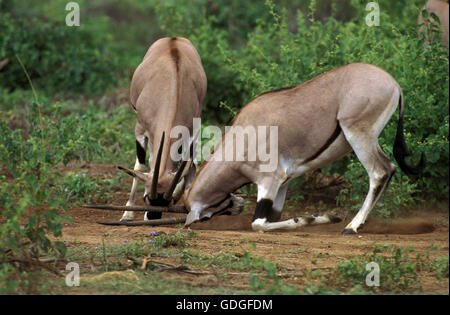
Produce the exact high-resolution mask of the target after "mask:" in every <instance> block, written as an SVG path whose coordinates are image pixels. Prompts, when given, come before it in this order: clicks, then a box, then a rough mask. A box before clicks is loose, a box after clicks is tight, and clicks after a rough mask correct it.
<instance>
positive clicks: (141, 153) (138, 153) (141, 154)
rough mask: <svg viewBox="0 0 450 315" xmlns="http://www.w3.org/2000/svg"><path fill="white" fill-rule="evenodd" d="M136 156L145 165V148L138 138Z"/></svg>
mask: <svg viewBox="0 0 450 315" xmlns="http://www.w3.org/2000/svg"><path fill="white" fill-rule="evenodd" d="M136 156H137V158H138V161H139V163H140V164H144V165H145V149H144V148H143V147H142V146H141V144H140V143H139V141H137V140H136Z"/></svg>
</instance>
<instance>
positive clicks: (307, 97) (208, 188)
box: [130, 63, 424, 234]
mask: <svg viewBox="0 0 450 315" xmlns="http://www.w3.org/2000/svg"><path fill="white" fill-rule="evenodd" d="M397 105H399V107H400V110H399V120H398V125H397V135H396V138H395V142H394V157H395V159H396V160H397V162H398V164H399V166H400V168H401V169H402V170H403V171H404V172H406V173H407V174H418V172H419V170H420V169H421V167H422V166H423V164H424V163H423V159H422V160H421V163H420V165H419V166H416V167H412V166H409V165H408V164H407V163H406V162H405V157H406V156H408V155H409V151H408V149H407V146H406V143H405V140H404V136H403V110H404V106H403V97H402V91H401V88H400V86H399V85H398V84H397V82H396V81H395V80H394V79H393V78H392V77H391V76H390V75H389V74H388V73H387V72H385V71H384V70H382V69H380V68H378V67H376V66H374V65H370V64H364V63H353V64H349V65H346V66H342V67H340V68H337V69H334V70H332V71H329V72H327V73H324V74H322V75H320V76H318V77H316V78H314V79H312V80H310V81H307V82H305V83H303V84H300V85H297V86H294V87H290V88H284V89H280V90H276V91H271V92H267V93H264V94H262V95H260V96H258V97H257V98H255V99H254V100H252V101H251V102H250V103H249V104H247V105H246V106H245V107H244V108H243V109H242V110H241V111H240V113H239V114H238V115H237V116H236V117H235V119H234V120H233V123H232V126H231V127H238V126H240V127H241V128H242V130H250V129H253V130H257V134H256V136H253V135H251V136H248V135H247V140H246V141H244V142H247V144H248V145H247V147H245V146H244V149H243V151H241V152H237V150H235V148H237V146H238V145H237V143H238V141H237V137H234V136H231V137H230V136H228V137H227V135H228V134H229V133H230V132H231V131H228V132H225V135H224V137H222V141H221V142H220V143H219V144H218V145H217V146H216V147H215V150H214V152H212V153H211V155H209V156H208V157H207V159H206V160H205V161H204V162H203V163H202V165H200V168H199V169H198V171H197V173H196V175H195V178H194V181H193V182H192V184H191V186H190V187H189V188H188V189H186V190H185V192H184V194H183V197H182V200H183V201H184V206H185V207H186V211H188V215H187V219H186V222H185V225H186V226H189V225H191V224H192V223H194V222H196V221H202V220H206V219H209V218H211V217H212V216H213V215H217V214H224V213H227V212H228V213H230V212H231V213H234V212H236V211H240V210H242V207H243V202H242V200H241V198H238V197H236V196H235V195H233V192H234V191H236V190H237V189H238V188H240V187H241V186H243V185H246V184H248V183H255V184H256V185H257V187H258V196H257V204H256V210H255V214H254V217H253V221H252V228H253V229H254V230H262V231H271V230H275V229H294V228H297V227H301V226H304V225H309V224H322V223H334V222H339V221H340V219H339V218H337V217H334V216H331V215H328V214H325V215H322V216H319V215H316V216H305V217H299V218H294V219H290V220H286V221H281V222H277V221H278V220H279V219H280V218H281V211H282V209H283V204H284V201H285V197H286V192H287V188H288V184H289V181H291V180H292V179H293V178H296V177H298V176H301V175H302V174H304V173H305V172H308V171H312V170H314V169H317V168H320V167H322V166H324V165H327V164H330V163H332V162H333V161H336V160H337V159H339V158H342V157H343V156H345V155H346V154H348V153H350V152H351V151H353V152H355V154H356V156H357V157H358V159H359V160H360V161H361V163H362V164H363V166H364V167H365V169H366V171H367V173H368V175H369V180H370V186H369V192H368V194H367V197H366V199H365V201H364V204H363V206H362V208H361V209H360V210H359V212H358V214H357V215H356V216H355V218H354V219H353V220H352V221H351V222H350V223H349V224H348V225H347V226H346V228H345V229H344V231H343V234H354V233H356V232H357V231H358V228H360V227H361V226H362V225H363V224H364V222H365V221H366V218H367V216H368V214H369V212H370V211H371V209H372V208H373V206H374V205H375V203H376V202H377V200H378V198H379V197H380V195H381V194H382V192H383V190H384V189H385V188H386V186H387V185H388V183H389V181H390V179H391V177H392V175H393V174H394V172H395V166H394V164H393V163H392V162H391V161H390V160H389V159H388V158H387V157H386V155H385V154H384V153H383V151H382V150H381V148H380V146H379V145H378V139H377V138H378V136H379V135H380V133H381V131H382V129H383V128H384V127H385V125H386V123H387V122H388V120H389V118H390V117H391V116H392V114H393V113H394V111H395V109H396V108H397ZM261 126H265V127H266V128H260V127H261ZM269 126H272V127H276V128H274V129H273V128H270V129H271V130H272V129H273V130H274V131H275V130H276V132H275V134H274V133H273V132H271V133H270V134H269V133H267V132H266V131H267V127H269ZM229 130H230V129H229ZM249 134H250V133H249ZM261 135H262V136H261ZM256 139H258V140H257V144H258V150H257V151H258V152H257V153H258V154H256V152H254V151H255V150H256V149H255V146H253V147H252V148H251V145H249V144H251V142H252V141H253V142H254V141H256ZM274 141H275V145H274V146H273V147H274V148H275V149H276V150H275V151H276V153H277V159H276V164H275V167H274V168H273V169H271V167H268V168H264V166H267V163H266V162H267V160H268V159H267V158H266V156H264V154H265V153H267V149H270V150H272V149H273V147H272V144H273V142H274ZM268 143H270V146H269V145H268ZM235 151H236V156H237V155H238V154H241V155H243V156H244V159H234V160H233V159H227V158H224V156H226V154H227V153H226V152H235ZM252 151H253V152H252ZM250 156H252V157H256V158H249V157H250ZM262 156H264V157H265V158H261V157H262ZM268 169H269V171H267V170H268ZM130 172H132V171H130ZM135 176H136V175H135Z"/></svg>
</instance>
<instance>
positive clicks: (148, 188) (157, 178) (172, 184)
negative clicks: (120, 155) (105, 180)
mask: <svg viewBox="0 0 450 315" xmlns="http://www.w3.org/2000/svg"><path fill="white" fill-rule="evenodd" d="M164 139H165V132H163V134H162V137H161V142H160V144H159V148H158V152H157V154H156V160H155V164H154V167H153V170H152V171H151V172H148V173H147V172H141V171H138V170H130V169H127V168H124V167H121V166H118V168H119V169H120V170H121V171H124V172H125V173H127V174H128V175H131V176H133V177H134V178H136V179H138V180H139V181H141V182H142V183H144V185H145V192H144V197H143V198H144V201H145V202H146V203H147V204H149V205H152V206H167V205H169V203H170V202H171V201H172V200H174V203H175V202H176V201H178V199H179V198H180V197H181V195H182V193H183V186H184V183H183V182H182V181H181V182H180V179H181V178H182V177H183V176H184V175H185V173H186V172H187V170H188V169H189V168H188V167H186V164H188V161H190V162H192V159H191V160H188V159H184V160H183V161H181V163H168V162H169V161H171V158H170V154H167V155H166V156H165V157H164V158H165V166H166V167H165V169H164V171H163V172H160V170H161V160H162V158H163V157H162V153H163V149H164ZM169 164H170V167H167V166H168V165H169ZM174 166H176V167H177V168H174Z"/></svg>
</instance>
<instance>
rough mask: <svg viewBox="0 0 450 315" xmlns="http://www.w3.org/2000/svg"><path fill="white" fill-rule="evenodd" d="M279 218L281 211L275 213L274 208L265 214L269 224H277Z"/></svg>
mask: <svg viewBox="0 0 450 315" xmlns="http://www.w3.org/2000/svg"><path fill="white" fill-rule="evenodd" d="M280 218H281V211H277V210H275V209H274V208H271V209H270V210H269V211H268V213H267V221H269V222H278V221H279V220H280Z"/></svg>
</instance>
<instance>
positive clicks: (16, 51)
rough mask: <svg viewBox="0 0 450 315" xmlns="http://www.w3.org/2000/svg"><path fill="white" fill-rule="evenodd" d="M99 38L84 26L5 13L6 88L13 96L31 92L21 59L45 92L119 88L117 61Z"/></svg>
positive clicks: (0, 44) (0, 39)
mask: <svg viewBox="0 0 450 315" xmlns="http://www.w3.org/2000/svg"><path fill="white" fill-rule="evenodd" d="M63 12H65V11H63ZM99 34H101V32H100V33H94V32H93V31H90V30H89V29H85V28H84V27H83V26H80V27H67V26H66V25H65V24H63V23H55V22H45V21H43V20H39V19H38V18H36V17H34V18H20V17H15V16H12V15H11V14H9V13H4V12H2V11H0V61H1V60H3V59H6V58H9V63H8V64H7V66H6V67H5V68H4V69H3V70H2V71H1V72H0V86H2V87H3V88H7V89H9V90H10V91H13V90H15V89H18V88H24V87H28V82H27V80H26V77H25V76H24V75H23V71H22V69H21V66H20V64H19V62H18V61H17V60H16V57H15V56H16V55H17V56H19V57H20V58H21V60H22V61H23V63H24V64H25V65H26V66H27V69H28V71H29V73H30V76H31V77H32V78H33V80H34V83H35V84H36V86H37V87H38V88H39V90H42V91H45V92H46V93H48V94H55V93H67V92H72V93H83V94H97V95H98V94H101V93H102V92H104V91H105V89H106V88H108V87H110V86H112V85H113V84H115V83H116V78H115V71H116V62H117V61H116V58H115V57H114V55H113V54H110V53H109V51H108V49H107V47H106V46H105V45H103V44H102V38H99V36H98V35H99Z"/></svg>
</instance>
